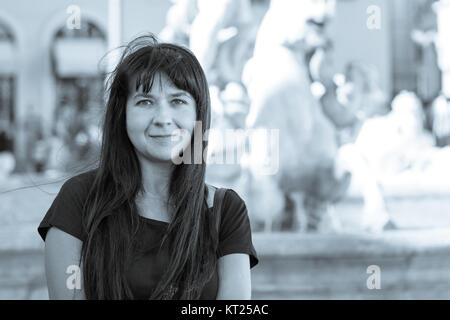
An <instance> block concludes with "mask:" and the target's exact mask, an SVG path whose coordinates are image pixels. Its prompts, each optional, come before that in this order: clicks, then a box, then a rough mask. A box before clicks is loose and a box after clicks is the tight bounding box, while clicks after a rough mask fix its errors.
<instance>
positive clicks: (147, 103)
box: [136, 100, 153, 106]
mask: <svg viewBox="0 0 450 320" xmlns="http://www.w3.org/2000/svg"><path fill="white" fill-rule="evenodd" d="M152 104H153V101H151V100H140V101H138V102H136V105H138V106H150V105H152Z"/></svg>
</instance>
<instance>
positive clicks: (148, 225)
mask: <svg viewBox="0 0 450 320" xmlns="http://www.w3.org/2000/svg"><path fill="white" fill-rule="evenodd" d="M95 173H96V170H91V171H88V172H86V173H83V174H80V175H77V176H75V177H73V178H71V179H69V180H67V181H66V182H65V183H64V184H63V186H62V187H61V190H60V191H59V193H58V195H57V196H56V198H55V200H54V201H53V203H52V205H51V207H50V209H49V210H48V211H47V213H46V215H45V217H44V218H43V220H42V221H41V223H40V225H39V227H38V232H39V234H40V236H41V237H42V239H43V240H44V241H45V236H46V234H47V231H48V230H49V229H50V228H51V227H52V226H55V227H57V228H58V229H61V230H62V231H65V232H67V233H68V234H70V235H72V236H74V237H76V238H78V239H80V240H81V241H84V239H86V236H87V234H86V232H85V230H84V228H83V225H82V222H81V210H82V207H83V204H84V201H85V200H86V198H87V195H88V192H89V188H90V186H91V185H92V182H93V180H94V177H95ZM208 210H209V212H208V213H211V214H212V212H211V210H212V209H211V208H210V209H208ZM221 211H222V212H221V213H220V214H221V223H220V232H219V248H218V256H219V257H222V256H224V255H227V254H231V253H246V254H248V255H249V258H250V268H253V267H254V266H255V265H256V264H258V257H257V254H256V251H255V248H254V246H253V243H252V237H251V229H250V221H249V218H248V213H247V208H246V206H245V202H244V201H243V200H242V199H241V198H240V197H239V195H238V194H237V193H236V192H234V191H233V190H232V189H227V190H226V192H225V195H224V199H223V203H222V210H221ZM141 219H142V221H143V222H144V223H143V224H142V228H141V229H140V231H139V234H138V237H139V238H138V239H139V241H138V243H139V244H140V245H139V250H135V251H134V253H133V260H132V263H131V265H130V267H129V268H128V269H127V279H128V281H129V284H130V287H131V289H132V291H133V295H134V298H135V299H148V298H149V297H150V295H151V293H152V292H153V290H154V288H155V286H156V284H157V282H158V281H159V279H160V277H161V276H162V273H163V272H164V270H165V268H166V266H167V264H168V259H169V255H168V245H167V244H166V243H165V244H164V245H163V246H162V247H161V250H159V249H160V245H161V240H162V237H163V235H164V232H165V231H166V229H167V227H168V225H169V223H167V222H164V221H160V220H155V219H150V218H145V217H142V216H141ZM217 289H218V273H217V269H216V271H215V273H214V275H213V277H212V279H211V280H210V281H209V282H208V283H207V284H206V286H205V287H204V289H203V291H202V294H201V297H200V299H209V300H214V299H216V296H217Z"/></svg>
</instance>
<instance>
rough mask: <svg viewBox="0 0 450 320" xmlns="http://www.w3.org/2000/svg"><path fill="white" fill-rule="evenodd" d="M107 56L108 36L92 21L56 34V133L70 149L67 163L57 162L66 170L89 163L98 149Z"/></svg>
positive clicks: (64, 29)
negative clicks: (103, 60)
mask: <svg viewBox="0 0 450 320" xmlns="http://www.w3.org/2000/svg"><path fill="white" fill-rule="evenodd" d="M105 53H106V36H105V34H104V33H103V32H102V30H101V29H100V28H98V27H97V26H96V25H95V23H93V22H90V21H86V20H85V21H83V20H82V21H81V28H80V29H69V28H67V27H66V26H63V27H61V28H60V29H59V30H57V32H56V33H55V36H54V39H53V44H52V53H51V54H52V72H53V76H54V78H55V86H56V88H55V89H56V90H55V94H56V108H55V113H54V121H53V133H54V135H55V136H58V138H60V139H61V141H62V142H63V145H64V146H65V147H66V149H67V150H70V151H69V152H68V153H66V154H67V157H66V159H67V161H64V160H63V159H58V160H57V161H58V162H60V163H59V166H61V165H62V166H63V167H64V169H65V170H71V169H72V168H76V167H78V165H79V164H80V162H84V161H88V160H90V159H91V156H92V155H93V153H94V155H95V152H96V151H93V150H97V149H96V147H98V139H97V140H96V137H95V134H96V132H97V133H98V124H99V120H100V114H101V109H102V107H103V105H104V101H103V98H104V80H105V72H104V71H103V70H102V68H101V64H100V61H101V59H102V57H103V56H104V54H105ZM97 138H98V135H97ZM61 162H65V163H64V164H63V163H61ZM50 165H51V164H50ZM51 166H52V165H51Z"/></svg>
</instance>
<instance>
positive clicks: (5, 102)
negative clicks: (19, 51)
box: [0, 21, 16, 152]
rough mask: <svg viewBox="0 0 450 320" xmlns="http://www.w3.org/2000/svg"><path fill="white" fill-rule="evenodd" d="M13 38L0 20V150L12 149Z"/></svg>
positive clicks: (14, 71) (13, 117)
mask: <svg viewBox="0 0 450 320" xmlns="http://www.w3.org/2000/svg"><path fill="white" fill-rule="evenodd" d="M14 46H15V39H14V36H13V34H12V32H11V31H10V30H9V29H8V28H7V26H6V25H4V24H3V23H2V22H1V21H0V152H2V151H13V139H14V133H13V130H14V120H15V116H14V92H15V74H16V70H15V63H14V62H15V58H14V57H15V53H14Z"/></svg>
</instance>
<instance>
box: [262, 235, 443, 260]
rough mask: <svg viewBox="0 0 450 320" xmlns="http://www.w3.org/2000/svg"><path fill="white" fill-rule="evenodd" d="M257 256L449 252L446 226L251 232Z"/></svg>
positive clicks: (358, 255)
mask: <svg viewBox="0 0 450 320" xmlns="http://www.w3.org/2000/svg"><path fill="white" fill-rule="evenodd" d="M253 244H254V246H255V249H256V251H257V253H258V255H260V256H302V257H322V258H324V257H330V258H331V257H333V258H343V257H362V256H367V257H371V256H397V255H414V254H429V253H439V254H443V253H447V254H450V228H435V229H421V230H393V231H386V232H383V233H382V234H367V233H360V234H358V233H346V234H312V233H311V234H299V233H292V232H285V233H283V232H278V233H269V234H265V233H259V232H258V233H254V234H253Z"/></svg>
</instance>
